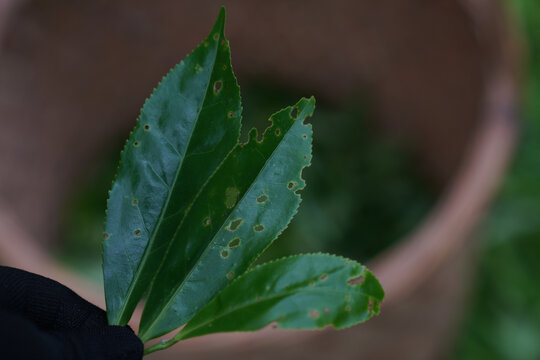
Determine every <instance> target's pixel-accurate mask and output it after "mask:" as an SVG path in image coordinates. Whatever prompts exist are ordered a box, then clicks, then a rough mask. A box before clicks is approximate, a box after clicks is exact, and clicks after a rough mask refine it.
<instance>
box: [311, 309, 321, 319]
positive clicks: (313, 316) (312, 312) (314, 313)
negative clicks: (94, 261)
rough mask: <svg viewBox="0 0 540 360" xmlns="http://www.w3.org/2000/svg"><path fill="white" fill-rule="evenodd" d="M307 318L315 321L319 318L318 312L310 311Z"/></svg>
mask: <svg viewBox="0 0 540 360" xmlns="http://www.w3.org/2000/svg"><path fill="white" fill-rule="evenodd" d="M309 316H310V317H312V318H314V319H316V318H318V317H319V312H318V311H317V310H312V311H310V312H309Z"/></svg>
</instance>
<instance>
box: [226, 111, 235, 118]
mask: <svg viewBox="0 0 540 360" xmlns="http://www.w3.org/2000/svg"><path fill="white" fill-rule="evenodd" d="M227 117H228V118H229V119H232V118H233V117H234V112H233V111H229V112H228V113H227Z"/></svg>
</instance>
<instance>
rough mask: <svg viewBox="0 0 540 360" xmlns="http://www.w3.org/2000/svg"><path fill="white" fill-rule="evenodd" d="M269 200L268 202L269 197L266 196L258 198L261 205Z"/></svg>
mask: <svg viewBox="0 0 540 360" xmlns="http://www.w3.org/2000/svg"><path fill="white" fill-rule="evenodd" d="M267 200H268V196H266V195H264V194H262V195H261V196H259V197H258V198H257V202H258V203H259V204H262V203H265V202H266V201H267Z"/></svg>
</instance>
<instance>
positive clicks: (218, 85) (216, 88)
mask: <svg viewBox="0 0 540 360" xmlns="http://www.w3.org/2000/svg"><path fill="white" fill-rule="evenodd" d="M222 86H223V82H222V81H221V80H219V81H216V82H215V83H214V94H217V93H218V92H219V90H221V87H222Z"/></svg>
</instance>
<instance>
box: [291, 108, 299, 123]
mask: <svg viewBox="0 0 540 360" xmlns="http://www.w3.org/2000/svg"><path fill="white" fill-rule="evenodd" d="M289 115H290V116H291V118H292V119H295V120H296V119H297V118H298V108H297V107H293V108H292V110H291V112H290V113H289Z"/></svg>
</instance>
